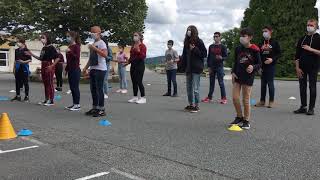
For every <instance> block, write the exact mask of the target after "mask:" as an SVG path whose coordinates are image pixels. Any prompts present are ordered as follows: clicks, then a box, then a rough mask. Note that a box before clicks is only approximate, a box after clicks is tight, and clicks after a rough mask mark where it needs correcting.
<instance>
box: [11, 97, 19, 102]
mask: <svg viewBox="0 0 320 180" xmlns="http://www.w3.org/2000/svg"><path fill="white" fill-rule="evenodd" d="M11 101H21V96H15V97H14V98H12V99H11Z"/></svg>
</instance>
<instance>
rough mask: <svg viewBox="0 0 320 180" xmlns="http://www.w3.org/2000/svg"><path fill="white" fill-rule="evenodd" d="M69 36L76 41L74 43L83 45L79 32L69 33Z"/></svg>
mask: <svg viewBox="0 0 320 180" xmlns="http://www.w3.org/2000/svg"><path fill="white" fill-rule="evenodd" d="M67 34H69V35H70V37H71V38H72V39H74V42H75V43H76V44H78V45H81V39H80V35H79V33H78V32H75V31H69V32H67Z"/></svg>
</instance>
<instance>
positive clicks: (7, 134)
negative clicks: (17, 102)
mask: <svg viewBox="0 0 320 180" xmlns="http://www.w3.org/2000/svg"><path fill="white" fill-rule="evenodd" d="M16 137H17V134H16V132H15V131H14V129H13V127H12V124H11V122H10V119H9V117H8V114H7V113H2V115H1V118H0V140H5V139H13V138H16Z"/></svg>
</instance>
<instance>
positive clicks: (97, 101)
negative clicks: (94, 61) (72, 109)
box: [90, 69, 107, 109]
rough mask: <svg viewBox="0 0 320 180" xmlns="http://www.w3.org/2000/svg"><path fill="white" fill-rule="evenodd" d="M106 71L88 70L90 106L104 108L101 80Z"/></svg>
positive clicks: (102, 80)
mask: <svg viewBox="0 0 320 180" xmlns="http://www.w3.org/2000/svg"><path fill="white" fill-rule="evenodd" d="M106 72H107V71H100V70H96V69H92V70H90V90H91V96H92V108H93V109H104V92H103V82H104V78H105V76H106Z"/></svg>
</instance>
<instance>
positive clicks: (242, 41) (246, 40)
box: [240, 37, 249, 46]
mask: <svg viewBox="0 0 320 180" xmlns="http://www.w3.org/2000/svg"><path fill="white" fill-rule="evenodd" d="M240 43H241V44H242V45H244V46H246V45H248V44H249V39H248V37H240Z"/></svg>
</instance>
